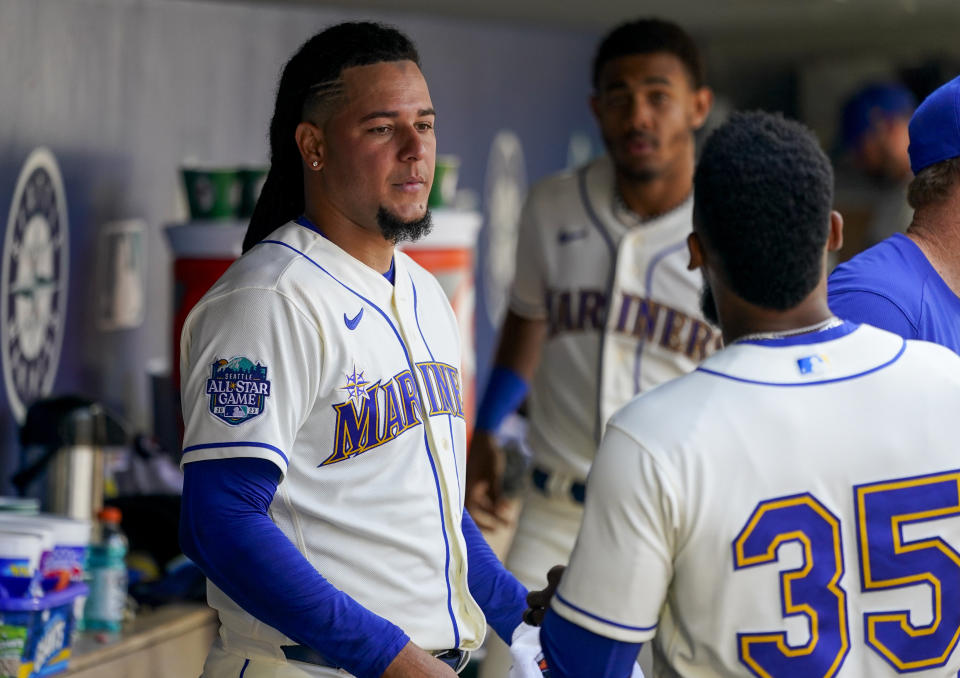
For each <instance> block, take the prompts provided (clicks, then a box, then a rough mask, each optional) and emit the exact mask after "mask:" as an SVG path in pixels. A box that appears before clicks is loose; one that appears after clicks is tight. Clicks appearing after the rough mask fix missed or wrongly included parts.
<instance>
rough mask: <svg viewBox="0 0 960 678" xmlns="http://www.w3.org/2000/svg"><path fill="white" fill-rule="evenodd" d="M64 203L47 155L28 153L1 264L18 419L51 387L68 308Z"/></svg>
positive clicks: (7, 362) (8, 380)
mask: <svg viewBox="0 0 960 678" xmlns="http://www.w3.org/2000/svg"><path fill="white" fill-rule="evenodd" d="M69 252H70V246H69V234H68V225H67V202H66V197H65V193H64V190H63V179H62V178H61V176H60V169H59V167H58V165H57V161H56V159H55V158H54V157H53V154H52V153H51V152H50V151H49V150H47V149H45V148H38V149H37V150H35V151H34V152H33V153H31V154H30V156H29V157H28V158H27V161H26V163H25V164H24V167H23V170H22V171H21V173H20V178H19V179H18V180H17V186H16V189H15V190H14V193H13V201H12V202H11V204H10V216H9V218H8V220H7V233H6V237H5V240H4V246H3V263H2V266H0V269H2V270H0V304H2V306H3V308H2V311H0V351H2V356H3V378H4V382H5V384H6V390H7V399H8V400H9V402H10V408H11V409H12V410H13V414H14V416H15V417H16V418H17V420H18V421H21V422H22V421H23V419H24V417H25V416H26V410H27V407H29V406H30V404H31V403H32V402H33V401H34V400H37V399H38V398H41V397H43V396H45V395H47V394H48V393H50V391H51V390H52V388H53V382H54V380H55V378H56V376H57V369H58V367H59V364H60V349H61V346H62V344H63V329H64V321H65V319H66V311H67V280H68V272H67V267H68V263H69V262H68V259H69Z"/></svg>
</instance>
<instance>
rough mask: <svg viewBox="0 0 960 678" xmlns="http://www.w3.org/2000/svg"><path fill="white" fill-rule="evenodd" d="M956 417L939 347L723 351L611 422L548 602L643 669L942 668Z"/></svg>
mask: <svg viewBox="0 0 960 678" xmlns="http://www.w3.org/2000/svg"><path fill="white" fill-rule="evenodd" d="M806 342H810V343H806ZM958 412H960V358H958V357H957V356H956V355H954V354H952V353H951V352H950V351H949V350H947V349H945V348H943V347H942V346H937V345H934V344H928V343H925V342H915V341H906V342H905V341H904V340H903V339H902V338H901V337H898V336H896V335H894V334H891V333H888V332H885V331H883V330H879V329H876V328H873V327H869V326H867V325H860V326H857V325H851V324H844V325H842V326H841V327H838V328H834V329H832V330H826V331H824V332H818V333H812V334H807V335H799V336H797V337H792V338H783V339H778V340H766V341H760V342H744V343H741V342H736V343H734V344H733V345H731V346H730V347H728V348H726V349H724V350H723V351H721V352H720V353H718V354H716V355H714V356H713V357H711V358H708V359H707V360H706V361H705V362H704V363H703V365H702V366H701V367H700V368H699V369H698V370H697V371H696V372H694V373H692V374H690V375H687V376H684V377H681V378H680V379H677V380H675V381H673V382H670V383H668V384H664V385H663V386H661V387H659V388H657V389H655V390H654V391H652V392H651V393H648V394H645V395H642V396H640V397H638V398H636V399H635V400H633V401H632V402H630V403H629V404H628V405H627V406H625V407H624V408H623V409H622V410H620V411H619V412H618V413H617V414H615V415H614V417H613V418H612V419H611V421H610V423H609V424H608V426H607V432H606V435H605V437H604V441H603V444H602V445H601V448H600V451H599V452H598V454H597V459H596V462H595V463H594V466H593V470H592V471H591V475H590V478H589V481H588V484H587V503H586V509H585V516H584V522H583V527H582V528H581V531H580V536H579V537H578V540H577V545H576V547H575V549H574V553H573V556H572V558H571V562H570V566H569V568H568V569H567V571H566V574H565V575H564V577H563V580H562V582H561V585H560V587H559V591H558V595H557V596H556V598H555V599H554V601H553V603H552V605H553V609H554V610H555V611H556V612H558V613H559V614H560V615H561V616H563V617H564V618H566V619H568V620H570V621H572V622H574V623H576V624H578V625H580V626H582V627H585V628H587V629H589V630H591V631H593V632H595V633H598V634H601V635H603V636H606V637H609V638H614V639H618V640H622V641H625V642H640V641H646V640H649V639H650V638H654V640H653V644H654V656H655V658H656V660H657V667H656V668H655V670H654V675H655V676H684V677H688V678H689V677H697V678H699V677H711V678H713V677H716V676H746V675H756V676H769V677H777V678H819V677H822V676H838V677H840V678H877V677H878V676H893V675H896V674H898V673H901V672H912V675H916V676H925V677H928V676H929V677H932V676H940V677H942V676H951V677H952V676H956V675H957V671H958V669H960V652H957V651H956V646H957V642H958V639H960V552H958V549H960V455H958V453H957V451H958V447H957V439H956V435H955V432H954V429H953V428H952V427H951V424H952V423H953V422H954V421H955V420H956V416H957V413H958Z"/></svg>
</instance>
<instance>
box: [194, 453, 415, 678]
mask: <svg viewBox="0 0 960 678" xmlns="http://www.w3.org/2000/svg"><path fill="white" fill-rule="evenodd" d="M279 480H280V471H279V469H278V468H277V467H276V466H275V465H274V464H272V463H271V462H270V461H268V460H265V459H214V460H205V461H199V462H196V463H191V464H187V465H186V467H185V469H184V485H183V503H182V508H181V515H180V545H181V548H182V549H183V551H184V553H185V554H186V555H187V556H188V557H189V558H190V559H191V560H193V561H194V562H195V563H196V564H197V566H198V567H200V569H201V570H202V571H203V573H204V574H205V575H206V576H207V577H208V578H209V579H210V580H211V581H212V582H213V583H214V584H216V585H217V586H218V587H219V588H220V589H221V590H222V591H223V592H224V593H226V594H227V595H228V596H230V598H231V599H233V600H234V602H236V603H237V604H238V605H240V606H241V607H242V608H243V609H245V610H246V611H247V612H249V613H250V614H252V615H253V616H254V617H256V618H258V619H259V620H261V621H263V622H265V623H267V624H269V625H270V626H272V627H273V628H275V629H277V630H279V631H280V632H282V633H283V634H284V635H286V636H287V637H288V638H292V639H293V640H294V641H296V642H297V643H300V644H302V645H306V646H308V647H310V648H312V649H314V650H316V651H317V652H319V653H320V654H321V655H323V656H324V657H325V658H326V659H327V660H328V661H329V662H330V663H331V664H333V665H335V666H339V667H342V668H344V669H346V670H348V671H349V672H350V673H351V674H353V675H355V676H358V677H359V678H375V677H376V676H380V675H381V674H382V673H383V672H384V670H385V669H386V668H387V666H389V664H390V662H391V661H393V659H394V657H396V655H397V654H398V653H399V652H400V650H401V649H403V647H404V645H406V644H407V642H408V641H409V638H408V637H407V635H406V634H405V633H404V632H403V631H402V630H401V629H399V628H398V627H396V626H395V625H394V624H392V623H390V622H389V621H387V620H386V619H384V618H382V617H380V616H378V615H376V614H374V613H372V612H370V611H369V610H367V609H366V608H364V607H362V606H361V605H360V604H359V603H357V602H356V601H355V600H353V599H352V598H351V597H350V596H348V595H347V594H346V593H344V592H343V591H340V590H339V589H337V588H335V587H334V586H333V585H332V584H330V583H329V582H328V581H327V580H326V579H324V577H323V576H322V575H321V574H320V573H319V572H317V571H316V569H314V567H313V566H312V565H311V564H310V563H309V562H308V561H307V559H306V558H304V556H303V554H301V553H300V551H298V550H297V548H296V547H295V546H294V545H293V543H292V542H291V541H290V540H289V539H288V538H287V537H286V535H284V534H283V533H282V532H281V531H280V529H279V528H278V527H277V526H276V525H275V524H274V523H273V521H271V520H270V517H269V516H268V515H267V509H268V507H269V506H270V503H271V501H273V496H274V493H275V492H276V490H277V483H278V481H279ZM266 572H269V573H270V576H266V577H265V576H264V573H266Z"/></svg>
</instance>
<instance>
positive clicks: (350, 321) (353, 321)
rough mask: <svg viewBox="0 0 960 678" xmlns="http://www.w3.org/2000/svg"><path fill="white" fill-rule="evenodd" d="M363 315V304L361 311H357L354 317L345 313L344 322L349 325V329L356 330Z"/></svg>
mask: <svg viewBox="0 0 960 678" xmlns="http://www.w3.org/2000/svg"><path fill="white" fill-rule="evenodd" d="M362 317H363V306H361V307H360V312H359V313H357V314H356V315H355V316H353V317H352V318H348V317H347V314H346V313H344V314H343V324H344V325H346V326H347V329H348V330H355V329H357V325H359V324H360V318H362Z"/></svg>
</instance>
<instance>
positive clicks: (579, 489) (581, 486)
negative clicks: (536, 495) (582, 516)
mask: <svg viewBox="0 0 960 678" xmlns="http://www.w3.org/2000/svg"><path fill="white" fill-rule="evenodd" d="M531 475H532V476H533V484H534V486H535V487H536V488H537V489H538V490H540V491H541V492H543V493H544V494H549V491H548V490H547V483H548V481H549V480H550V472H549V471H544V470H543V469H542V468H536V467H535V468H534V469H533V471H532V473H531ZM586 497H587V486H586V484H585V483H581V482H573V483H570V498H571V499H573V500H574V501H575V502H577V503H578V504H582V503H583V502H584V500H585V499H586Z"/></svg>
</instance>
